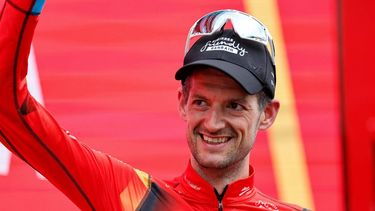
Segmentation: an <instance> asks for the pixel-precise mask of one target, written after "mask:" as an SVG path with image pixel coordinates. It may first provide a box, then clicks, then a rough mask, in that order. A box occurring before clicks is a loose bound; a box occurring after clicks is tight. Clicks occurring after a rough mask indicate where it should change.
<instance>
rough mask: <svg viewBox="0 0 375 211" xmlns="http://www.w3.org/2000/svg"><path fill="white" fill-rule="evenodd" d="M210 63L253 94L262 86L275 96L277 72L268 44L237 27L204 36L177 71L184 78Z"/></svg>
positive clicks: (179, 76)
mask: <svg viewBox="0 0 375 211" xmlns="http://www.w3.org/2000/svg"><path fill="white" fill-rule="evenodd" d="M202 65H203V66H209V67H213V68H216V69H218V70H221V71H223V72H224V73H226V74H228V75H229V76H231V77H232V78H233V79H235V80H236V81H237V82H238V83H239V84H240V85H241V86H242V87H243V88H244V89H245V90H246V91H247V92H248V93H249V94H256V93H258V92H260V91H261V90H264V91H265V93H266V94H267V95H268V96H269V97H270V98H271V99H273V98H274V96H275V86H276V72H275V65H274V64H273V63H272V59H271V56H270V55H269V53H268V50H267V48H266V46H264V45H263V44H261V43H258V42H255V41H251V40H247V39H242V38H241V37H239V36H238V35H237V34H236V33H235V32H234V31H233V30H229V29H226V30H222V31H219V32H216V33H214V34H212V35H207V36H202V37H201V38H200V39H199V40H197V41H196V42H195V43H194V45H193V46H192V47H191V48H190V50H189V52H188V53H187V54H186V55H185V59H184V66H182V67H181V68H180V69H179V70H178V71H177V72H176V75H175V78H176V80H181V81H184V80H185V79H186V77H187V76H188V75H189V74H191V72H192V71H193V70H194V69H195V68H196V67H198V66H202Z"/></svg>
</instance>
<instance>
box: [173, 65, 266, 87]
mask: <svg viewBox="0 0 375 211" xmlns="http://www.w3.org/2000/svg"><path fill="white" fill-rule="evenodd" d="M199 66H208V67H213V68H215V69H218V70H221V71H222V72H224V73H226V74H227V75H229V76H231V77H232V78H233V79H234V80H236V81H237V82H238V83H239V84H240V85H241V86H242V87H243V88H244V89H245V90H246V91H247V92H248V93H249V94H256V93H258V92H259V91H261V90H262V89H263V85H262V84H261V83H260V82H259V80H258V79H257V78H256V77H255V76H254V75H253V74H252V73H251V72H249V71H248V70H247V69H245V68H243V67H241V66H238V65H235V64H232V63H229V62H226V61H222V60H208V59H207V60H199V61H195V62H192V63H189V64H187V65H184V66H183V67H181V68H180V69H179V70H178V71H177V72H176V75H175V78H176V80H183V79H185V78H186V76H188V75H189V74H190V73H191V72H192V71H193V70H194V69H196V68H197V67H199Z"/></svg>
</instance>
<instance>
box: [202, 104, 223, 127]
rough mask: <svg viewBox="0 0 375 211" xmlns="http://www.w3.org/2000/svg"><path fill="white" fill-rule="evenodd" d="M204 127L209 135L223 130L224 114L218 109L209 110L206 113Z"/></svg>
mask: <svg viewBox="0 0 375 211" xmlns="http://www.w3.org/2000/svg"><path fill="white" fill-rule="evenodd" d="M203 125H204V127H205V129H206V130H207V131H208V132H210V133H215V132H217V131H219V130H221V129H223V128H225V119H224V114H223V112H222V111H221V110H220V109H215V108H211V109H210V110H209V111H207V113H206V117H205V119H204V124H203Z"/></svg>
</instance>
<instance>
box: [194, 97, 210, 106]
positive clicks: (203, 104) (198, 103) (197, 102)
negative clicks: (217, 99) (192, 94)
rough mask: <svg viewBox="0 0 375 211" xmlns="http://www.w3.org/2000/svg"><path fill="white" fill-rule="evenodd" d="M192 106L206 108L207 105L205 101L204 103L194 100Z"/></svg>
mask: <svg viewBox="0 0 375 211" xmlns="http://www.w3.org/2000/svg"><path fill="white" fill-rule="evenodd" d="M193 105H196V106H206V105H207V103H206V101H204V100H201V99H197V100H194V101H193Z"/></svg>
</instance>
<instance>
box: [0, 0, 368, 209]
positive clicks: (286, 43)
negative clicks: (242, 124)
mask: <svg viewBox="0 0 375 211" xmlns="http://www.w3.org/2000/svg"><path fill="white" fill-rule="evenodd" d="M4 2H5V0H0V4H1V5H3V4H4ZM225 8H230V9H237V10H241V11H245V12H247V13H250V14H253V15H254V16H256V17H258V18H259V19H260V20H261V21H262V22H264V23H265V24H266V25H267V26H268V27H269V29H270V31H271V34H272V35H273V37H274V39H275V42H276V48H277V55H276V58H277V72H278V73H277V74H278V75H277V77H278V85H277V86H278V88H277V89H278V90H277V94H276V95H277V96H276V98H278V99H279V100H280V101H281V106H282V107H281V109H282V110H281V113H280V115H279V117H278V119H277V120H276V124H275V125H274V126H273V128H272V129H271V130H270V131H268V132H262V133H260V134H259V135H258V138H257V142H256V145H255V149H254V151H253V152H252V154H251V163H252V165H253V166H254V168H255V171H256V174H255V186H257V187H258V188H259V189H260V190H261V191H262V192H264V193H266V194H268V195H271V196H273V197H275V198H280V199H282V200H284V201H288V202H292V203H296V204H299V205H301V206H304V207H308V208H311V209H313V210H321V211H328V210H329V211H332V210H338V211H341V210H355V211H357V210H358V211H362V210H364V211H367V210H369V211H371V210H375V208H374V207H375V205H374V204H375V202H374V201H375V200H374V191H375V185H374V169H375V167H374V166H375V164H374V163H375V159H374V151H375V144H374V143H375V141H374V140H375V112H374V108H375V102H374V101H375V96H374V95H375V94H374V92H375V86H374V85H373V84H374V83H373V82H372V80H373V78H374V77H375V74H374V71H373V70H374V67H373V62H372V60H371V59H373V55H374V53H373V51H372V47H374V42H373V36H374V35H375V33H374V27H373V23H372V21H373V20H375V15H374V14H373V12H374V11H375V10H374V8H375V6H374V3H373V2H372V1H369V0H368V1H362V2H361V3H359V2H358V1H357V2H354V1H353V0H341V1H339V0H314V1H312V0H307V1H297V0H279V1H271V0H264V1H263V0H262V1H260V0H258V1H257V0H247V1H246V0H241V1H239V0H221V1H208V0H207V1H187V0H180V1H171V0H153V1H148V0H137V1H124V0H122V1H120V0H112V1H99V0H47V2H46V6H45V8H44V10H43V11H42V14H41V16H40V19H39V24H38V27H37V29H36V32H35V36H34V41H33V52H32V57H31V58H30V64H29V65H30V66H32V67H30V69H32V72H33V73H32V74H33V76H34V77H32V78H29V80H30V81H29V83H30V87H31V88H30V89H33V90H34V91H33V90H31V91H32V92H34V93H35V94H34V96H36V97H37V98H38V99H39V100H40V101H42V102H43V103H44V104H45V106H46V107H47V109H48V110H49V111H50V112H51V113H52V114H53V115H54V116H55V118H56V119H57V120H58V121H59V122H60V124H61V126H62V127H63V128H65V129H67V130H69V131H70V132H71V133H72V134H73V135H74V136H76V137H77V138H78V139H79V140H80V141H82V142H84V143H86V144H87V145H89V146H91V147H92V148H95V149H97V150H99V151H103V152H105V153H108V154H111V155H112V156H114V157H118V158H120V159H121V160H124V161H125V162H127V163H129V164H131V165H133V166H135V167H137V168H139V169H142V170H144V171H146V172H149V173H150V174H152V175H153V176H155V177H159V178H162V179H172V178H174V177H175V176H178V175H179V174H181V173H182V172H183V171H184V170H185V168H186V166H187V162H188V159H189V152H188V148H187V145H186V143H185V142H186V141H185V125H184V122H183V121H182V120H181V119H180V117H179V115H178V112H177V89H178V87H179V82H177V81H175V80H174V73H175V71H176V70H177V69H178V68H179V67H180V66H181V65H182V60H183V56H184V55H183V51H184V46H185V39H186V35H187V32H188V30H189V28H190V27H191V25H192V24H193V23H194V22H195V20H197V19H198V18H200V17H201V16H202V15H204V14H206V13H208V12H211V11H213V10H218V9H225ZM370 80H371V81H370ZM31 84H33V86H31ZM34 85H35V86H34ZM0 210H7V211H8V210H12V211H13V210H14V211H16V210H64V211H66V210H78V208H76V206H75V205H74V204H72V203H71V202H70V201H69V200H68V198H67V197H65V196H64V195H63V194H62V193H60V192H59V191H58V190H57V189H56V188H55V187H53V186H52V185H51V184H49V183H48V181H46V180H45V179H43V178H42V177H41V176H40V175H38V174H37V173H36V172H35V171H34V170H33V169H31V168H30V167H28V166H27V165H26V164H24V163H23V162H22V161H21V160H20V159H18V158H17V157H15V156H12V155H10V154H9V153H8V152H7V151H6V150H5V149H3V148H0Z"/></svg>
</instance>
